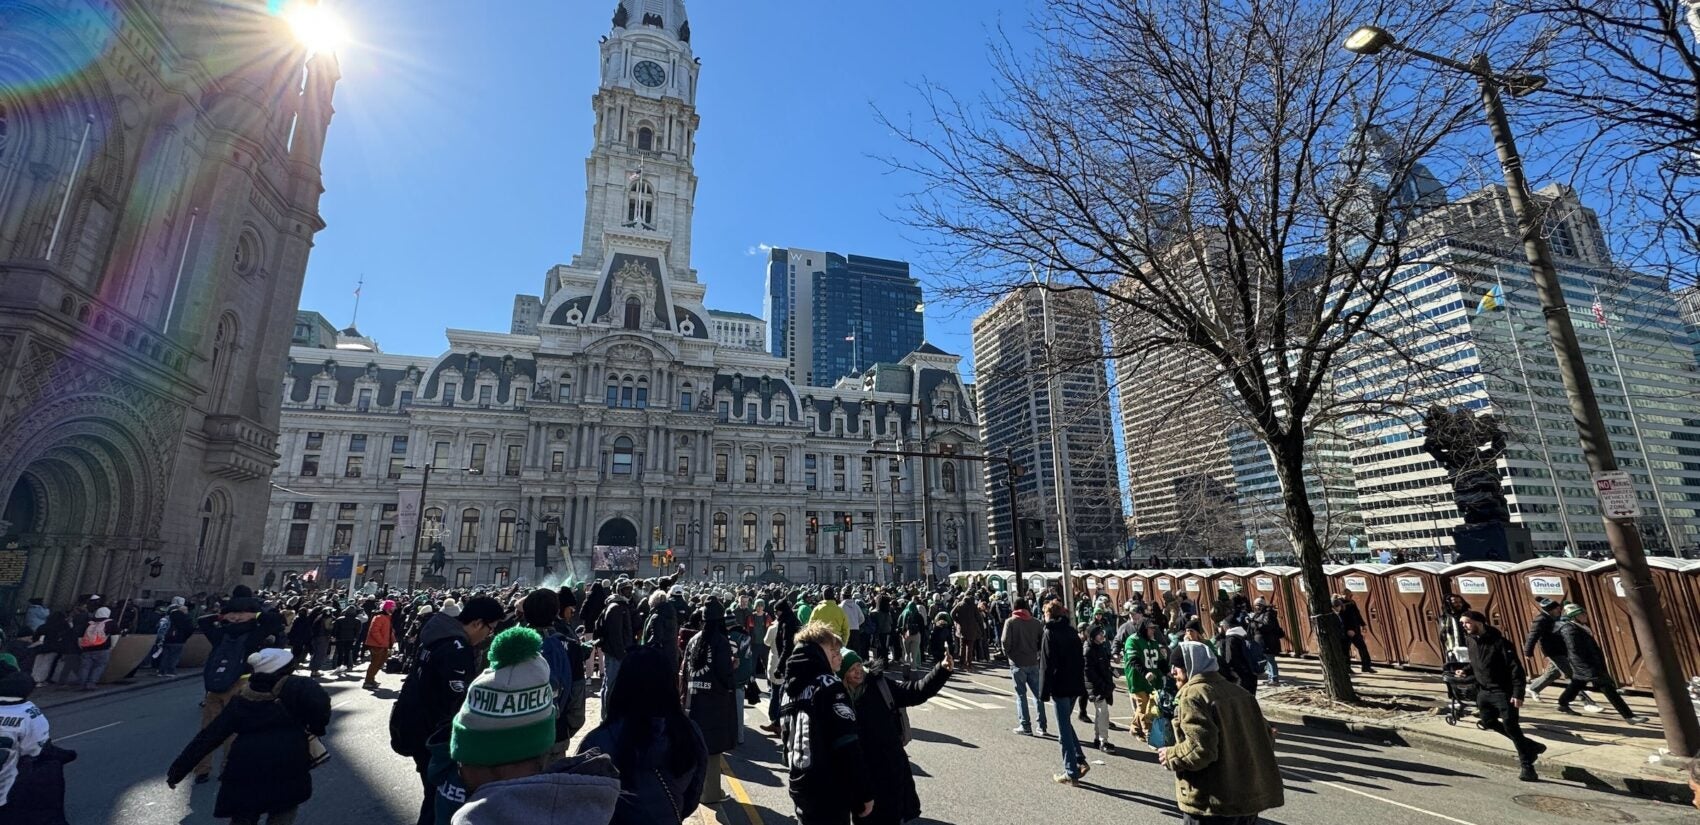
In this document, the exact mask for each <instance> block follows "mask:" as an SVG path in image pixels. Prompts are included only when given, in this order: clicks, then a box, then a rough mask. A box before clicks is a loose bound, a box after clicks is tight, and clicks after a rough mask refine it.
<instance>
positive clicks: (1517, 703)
mask: <svg viewBox="0 0 1700 825" xmlns="http://www.w3.org/2000/svg"><path fill="white" fill-rule="evenodd" d="M1461 621H1462V623H1463V625H1464V634H1465V635H1464V646H1465V648H1466V649H1467V650H1468V651H1469V658H1470V662H1469V665H1468V666H1467V667H1466V666H1463V665H1460V666H1458V667H1456V668H1455V670H1460V671H1467V672H1468V673H1469V674H1470V675H1472V676H1474V677H1475V679H1476V686H1477V687H1478V688H1479V690H1477V691H1476V714H1477V718H1479V719H1480V720H1481V721H1480V722H1479V723H1478V724H1479V725H1480V726H1481V728H1482V729H1483V730H1491V731H1494V732H1496V733H1500V734H1503V735H1504V736H1505V738H1507V739H1510V740H1511V744H1512V746H1514V747H1515V748H1516V749H1517V762H1518V764H1519V765H1520V766H1521V768H1522V771H1521V773H1520V774H1519V775H1518V778H1519V779H1521V780H1523V781H1524V782H1533V781H1535V780H1536V779H1537V777H1536V776H1535V759H1536V758H1537V757H1539V756H1540V755H1541V754H1542V753H1545V752H1546V749H1547V746H1546V745H1543V744H1541V743H1539V742H1536V741H1534V740H1532V739H1529V738H1528V737H1525V736H1524V735H1523V729H1522V728H1521V727H1520V726H1519V725H1518V711H1519V710H1520V709H1521V708H1522V707H1523V689H1524V687H1525V685H1524V679H1525V675H1524V673H1523V662H1522V660H1521V659H1518V658H1517V650H1516V648H1514V647H1512V645H1511V642H1510V641H1508V640H1507V639H1506V638H1505V634H1503V633H1500V632H1499V628H1497V627H1494V626H1493V625H1490V624H1488V620H1487V617H1486V616H1484V615H1482V614H1481V612H1480V611H1476V610H1471V611H1468V612H1466V613H1465V614H1464V615H1463V618H1462V619H1461Z"/></svg>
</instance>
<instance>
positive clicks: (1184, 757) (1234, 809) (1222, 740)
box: [1157, 642, 1286, 825]
mask: <svg viewBox="0 0 1700 825" xmlns="http://www.w3.org/2000/svg"><path fill="white" fill-rule="evenodd" d="M1169 667H1170V673H1169V675H1170V677H1171V678H1173V679H1174V680H1175V681H1176V682H1178V683H1180V691H1179V692H1178V693H1177V694H1176V697H1175V720H1174V727H1175V744H1174V745H1173V746H1170V747H1167V748H1161V749H1159V750H1158V751H1157V761H1158V762H1159V763H1161V764H1162V765H1163V766H1164V767H1166V768H1168V769H1169V770H1171V771H1174V772H1175V804H1176V806H1177V807H1179V808H1180V809H1181V822H1182V825H1255V823H1256V822H1257V820H1258V816H1259V815H1260V814H1262V813H1263V812H1264V811H1267V810H1270V809H1273V808H1279V807H1281V806H1282V805H1283V804H1285V801H1286V800H1285V794H1284V790H1283V788H1282V785H1281V771H1280V768H1279V767H1278V766H1277V765H1276V763H1275V737H1274V734H1273V732H1272V731H1271V729H1270V727H1269V723H1268V722H1267V721H1266V720H1265V719H1264V718H1263V711H1262V710H1261V709H1259V708H1258V706H1257V700H1255V699H1253V698H1252V696H1251V694H1249V693H1246V692H1245V691H1244V690H1241V689H1240V688H1239V686H1237V685H1235V684H1233V683H1232V682H1230V681H1228V680H1227V679H1226V678H1224V677H1223V676H1222V674H1221V673H1220V672H1218V664H1217V661H1216V657H1215V656H1214V655H1213V654H1211V652H1210V648H1209V647H1207V646H1205V645H1204V644H1202V643H1199V642H1182V643H1181V644H1180V645H1179V646H1178V647H1177V648H1176V649H1175V651H1174V652H1173V653H1171V654H1170V655H1169Z"/></svg>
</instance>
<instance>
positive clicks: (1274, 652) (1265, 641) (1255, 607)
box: [1248, 596, 1287, 687]
mask: <svg viewBox="0 0 1700 825" xmlns="http://www.w3.org/2000/svg"><path fill="white" fill-rule="evenodd" d="M1248 622H1249V624H1250V629H1251V631H1252V638H1254V639H1256V640H1257V642H1258V644H1260V645H1262V647H1263V674H1264V676H1265V677H1267V679H1268V681H1266V682H1265V683H1264V684H1267V685H1268V686H1270V687H1275V686H1276V685H1278V684H1280V683H1281V667H1280V665H1277V664H1276V663H1275V657H1277V656H1279V655H1281V640H1282V639H1285V638H1287V631H1286V630H1284V629H1282V627H1281V615H1280V614H1279V613H1277V612H1276V610H1275V607H1274V605H1271V604H1270V603H1269V600H1268V599H1265V598H1263V597H1262V596H1259V597H1257V601H1255V602H1252V610H1251V616H1250V618H1249V619H1248Z"/></svg>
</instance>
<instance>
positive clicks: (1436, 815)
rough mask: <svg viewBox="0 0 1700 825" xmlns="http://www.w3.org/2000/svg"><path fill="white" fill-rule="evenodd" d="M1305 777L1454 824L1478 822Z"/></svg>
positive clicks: (1467, 824)
mask: <svg viewBox="0 0 1700 825" xmlns="http://www.w3.org/2000/svg"><path fill="white" fill-rule="evenodd" d="M1286 770H1288V771H1293V769H1292V768H1287V769H1286ZM1294 772H1296V773H1301V774H1302V773H1305V772H1304V771H1294ZM1305 778H1306V779H1309V780H1310V781H1312V782H1315V783H1316V784H1318V785H1327V786H1328V787H1330V788H1335V789H1338V790H1342V791H1345V792H1347V793H1355V794H1357V795H1358V796H1362V797H1367V798H1369V799H1373V800H1375V801H1377V802H1385V803H1387V804H1388V805H1392V806H1393V807H1395V808H1404V809H1405V810H1407V811H1415V812H1416V813H1419V814H1427V815H1428V816H1432V817H1434V818H1435V819H1444V820H1446V821H1447V822H1451V823H1453V825H1476V823H1474V822H1470V821H1467V820H1463V819H1459V818H1457V817H1454V816H1447V815H1446V814H1440V813H1435V812H1434V811H1429V810H1424V809H1422V808H1419V807H1417V806H1415V805H1406V804H1405V803H1403V802H1398V801H1395V800H1392V799H1388V798H1387V797H1385V796H1376V795H1375V794H1372V793H1369V792H1368V791H1360V790H1358V789H1357V788H1354V787H1351V786H1350V785H1342V784H1340V783H1339V782H1330V781H1328V780H1326V779H1318V778H1317V777H1316V776H1314V775H1306V776H1305Z"/></svg>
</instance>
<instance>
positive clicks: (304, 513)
mask: <svg viewBox="0 0 1700 825" xmlns="http://www.w3.org/2000/svg"><path fill="white" fill-rule="evenodd" d="M293 509H294V511H295V515H294V518H296V519H298V520H301V521H305V520H307V519H310V518H312V517H313V502H311V501H297V502H295V506H294V507H293Z"/></svg>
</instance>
